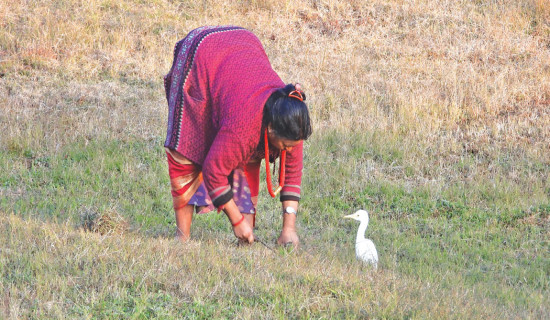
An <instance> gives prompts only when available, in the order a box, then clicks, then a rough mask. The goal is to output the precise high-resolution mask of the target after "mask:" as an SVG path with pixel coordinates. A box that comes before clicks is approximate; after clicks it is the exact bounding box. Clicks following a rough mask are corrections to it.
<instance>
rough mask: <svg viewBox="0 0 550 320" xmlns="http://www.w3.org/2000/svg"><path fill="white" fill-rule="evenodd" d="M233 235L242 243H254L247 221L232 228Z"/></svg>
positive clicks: (252, 233)
mask: <svg viewBox="0 0 550 320" xmlns="http://www.w3.org/2000/svg"><path fill="white" fill-rule="evenodd" d="M233 233H234V234H235V237H237V238H238V239H239V240H241V241H243V242H246V243H253V242H254V232H252V227H251V226H250V224H249V223H248V221H246V219H244V220H243V221H242V222H241V223H239V224H238V225H236V226H234V227H233Z"/></svg>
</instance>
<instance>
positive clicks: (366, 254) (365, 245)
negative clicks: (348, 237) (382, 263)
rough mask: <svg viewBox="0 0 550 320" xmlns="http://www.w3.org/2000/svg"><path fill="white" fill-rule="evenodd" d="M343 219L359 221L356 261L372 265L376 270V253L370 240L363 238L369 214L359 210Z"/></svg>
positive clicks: (356, 239)
mask: <svg viewBox="0 0 550 320" xmlns="http://www.w3.org/2000/svg"><path fill="white" fill-rule="evenodd" d="M344 218H348V219H355V220H357V221H361V224H360V225H359V230H357V237H356V238H355V255H356V256H357V259H359V260H361V261H364V262H366V263H370V264H372V265H373V266H374V268H375V269H376V268H377V266H378V252H376V247H375V246H374V243H373V242H372V240H370V239H366V238H365V231H367V227H368V225H369V213H368V212H367V211H365V210H359V211H357V212H355V213H354V214H350V215H347V216H344Z"/></svg>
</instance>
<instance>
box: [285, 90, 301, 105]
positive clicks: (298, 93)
mask: <svg viewBox="0 0 550 320" xmlns="http://www.w3.org/2000/svg"><path fill="white" fill-rule="evenodd" d="M288 96H289V97H292V98H294V99H298V100H300V101H302V102H304V95H303V92H302V90H298V89H295V90H293V91H291V92H290V93H289V94H288Z"/></svg>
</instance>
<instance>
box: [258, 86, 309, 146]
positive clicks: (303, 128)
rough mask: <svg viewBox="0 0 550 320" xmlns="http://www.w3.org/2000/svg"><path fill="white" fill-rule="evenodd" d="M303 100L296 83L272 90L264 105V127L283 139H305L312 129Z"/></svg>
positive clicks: (302, 94)
mask: <svg viewBox="0 0 550 320" xmlns="http://www.w3.org/2000/svg"><path fill="white" fill-rule="evenodd" d="M305 100H306V95H305V94H304V93H303V92H302V91H301V90H300V86H299V85H298V84H297V85H296V86H295V85H293V84H288V85H286V86H285V87H284V88H282V89H279V90H277V91H275V92H273V93H272V94H271V96H270V97H269V99H267V102H266V103H265V106H264V114H263V120H262V122H263V125H264V127H266V128H269V129H270V130H271V133H272V134H274V135H275V136H277V137H279V138H282V139H284V140H289V141H300V140H306V139H307V138H309V136H310V135H311V131H312V129H311V123H310V119H309V111H308V109H307V105H306V104H305V103H304V101H305Z"/></svg>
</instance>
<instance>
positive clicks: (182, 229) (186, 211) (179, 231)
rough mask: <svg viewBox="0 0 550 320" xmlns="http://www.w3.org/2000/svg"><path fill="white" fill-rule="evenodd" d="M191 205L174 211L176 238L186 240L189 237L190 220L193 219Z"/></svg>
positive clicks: (192, 207)
mask: <svg viewBox="0 0 550 320" xmlns="http://www.w3.org/2000/svg"><path fill="white" fill-rule="evenodd" d="M194 209H195V207H194V206H193V205H190V204H188V205H185V206H184V207H181V208H179V209H175V212H176V238H178V239H180V240H181V241H187V240H188V239H189V238H190V237H191V222H192V221H193V210H194Z"/></svg>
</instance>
